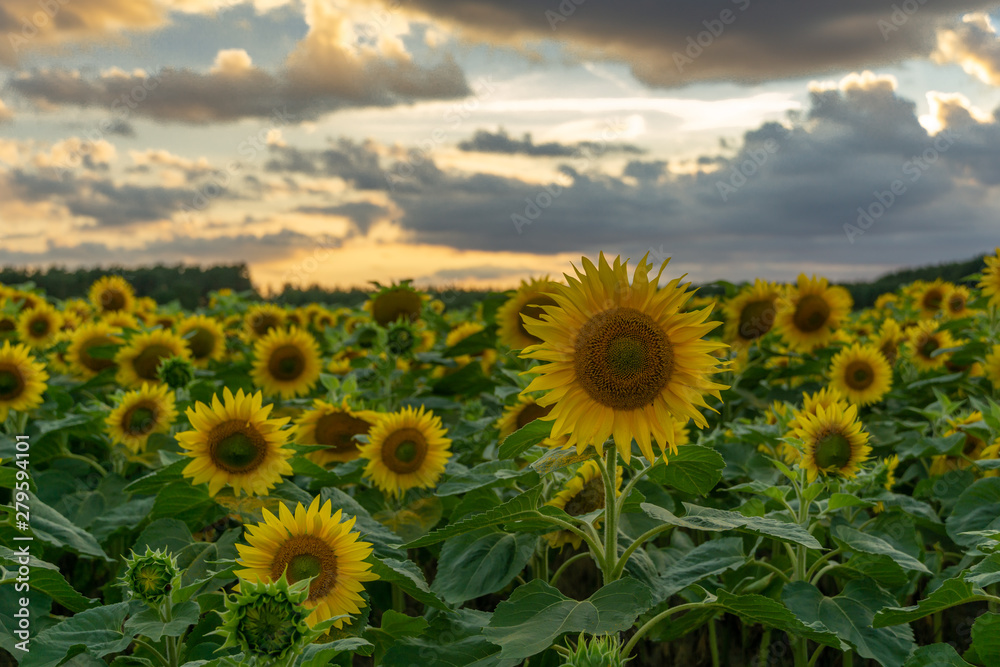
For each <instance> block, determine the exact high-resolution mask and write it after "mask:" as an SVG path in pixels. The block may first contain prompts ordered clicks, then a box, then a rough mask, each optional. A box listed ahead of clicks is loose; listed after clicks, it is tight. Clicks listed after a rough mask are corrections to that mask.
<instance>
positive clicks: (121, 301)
mask: <svg viewBox="0 0 1000 667" xmlns="http://www.w3.org/2000/svg"><path fill="white" fill-rule="evenodd" d="M90 303H91V304H93V306H94V310H95V311H96V312H98V313H113V312H116V311H126V312H128V311H130V310H132V309H133V308H134V307H135V291H133V289H132V286H131V285H129V283H128V281H126V280H125V279H124V278H122V277H121V276H104V277H103V278H100V279H99V280H96V281H95V282H94V284H93V285H91V286H90Z"/></svg>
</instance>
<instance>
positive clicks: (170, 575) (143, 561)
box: [125, 546, 181, 607]
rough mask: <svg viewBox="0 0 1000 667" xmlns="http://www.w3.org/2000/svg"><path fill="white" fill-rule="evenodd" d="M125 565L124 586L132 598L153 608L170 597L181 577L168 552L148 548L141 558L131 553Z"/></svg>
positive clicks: (175, 563) (175, 561) (173, 559)
mask: <svg viewBox="0 0 1000 667" xmlns="http://www.w3.org/2000/svg"><path fill="white" fill-rule="evenodd" d="M125 565H126V570H125V585H126V587H127V588H128V590H129V592H130V593H131V594H132V597H134V598H137V599H139V600H142V601H143V602H145V603H146V604H148V605H150V606H153V607H156V606H158V605H160V604H161V603H162V602H163V601H164V600H166V599H167V598H169V597H170V593H171V591H173V589H174V588H175V587H176V584H177V580H178V579H179V577H180V575H181V573H180V570H179V569H178V568H177V560H176V559H175V558H174V557H173V556H171V555H170V553H169V552H161V551H160V550H159V549H157V550H156V551H153V550H152V549H150V548H149V547H148V546H147V547H146V553H144V554H142V555H141V556H140V555H138V554H136V553H135V552H134V551H133V552H132V558H128V559H126V560H125Z"/></svg>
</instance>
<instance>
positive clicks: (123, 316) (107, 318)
mask: <svg viewBox="0 0 1000 667" xmlns="http://www.w3.org/2000/svg"><path fill="white" fill-rule="evenodd" d="M101 320H103V321H104V322H107V323H108V324H110V325H111V326H113V327H118V328H119V329H138V328H139V327H140V324H139V318H137V317H136V316H135V315H133V314H132V313H126V312H125V311H124V310H115V311H112V312H110V313H105V314H104V315H101Z"/></svg>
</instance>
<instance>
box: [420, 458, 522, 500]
mask: <svg viewBox="0 0 1000 667" xmlns="http://www.w3.org/2000/svg"><path fill="white" fill-rule="evenodd" d="M527 472H528V471H527V470H521V469H518V467H517V464H515V463H514V462H513V461H486V462H484V463H480V464H479V465H477V466H475V467H474V468H472V470H469V471H467V472H463V473H461V474H458V475H454V476H453V477H451V478H449V479H448V480H446V481H444V482H442V483H441V484H439V485H438V487H437V491H436V492H435V495H438V496H456V495H458V494H460V493H467V492H469V491H472V490H473V489H481V488H486V487H490V486H495V485H497V484H500V483H502V482H503V481H504V480H506V479H514V478H517V477H520V476H521V475H524V474H525V473H527Z"/></svg>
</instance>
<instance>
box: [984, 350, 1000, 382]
mask: <svg viewBox="0 0 1000 667" xmlns="http://www.w3.org/2000/svg"><path fill="white" fill-rule="evenodd" d="M983 374H984V375H986V377H987V378H989V380H990V383H992V384H993V389H994V391H996V390H1000V345H994V346H993V349H991V350H990V353H989V354H987V355H986V360H985V368H984V370H983Z"/></svg>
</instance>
